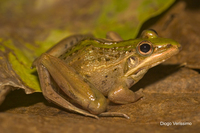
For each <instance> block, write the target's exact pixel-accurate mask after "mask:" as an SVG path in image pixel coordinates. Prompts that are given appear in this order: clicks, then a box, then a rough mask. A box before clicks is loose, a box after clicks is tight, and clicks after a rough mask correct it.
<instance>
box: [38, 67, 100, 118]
mask: <svg viewBox="0 0 200 133" xmlns="http://www.w3.org/2000/svg"><path fill="white" fill-rule="evenodd" d="M36 68H37V71H38V74H39V78H40V83H41V88H42V93H43V95H44V97H45V98H46V99H47V100H49V101H50V102H53V103H55V104H57V105H59V106H61V107H63V108H65V109H67V110H70V111H73V112H77V113H80V114H83V115H85V116H90V117H93V118H97V119H98V116H96V115H93V114H90V113H89V112H87V111H85V110H82V109H80V108H77V107H76V106H74V105H72V104H71V103H70V102H68V101H67V100H65V99H64V98H63V97H61V96H60V95H59V94H58V93H57V92H55V91H54V89H53V86H52V84H51V79H50V75H49V72H48V71H47V69H46V68H45V67H44V66H43V65H42V64H38V65H37V67H36Z"/></svg>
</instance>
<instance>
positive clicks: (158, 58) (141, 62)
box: [124, 30, 181, 80]
mask: <svg viewBox="0 0 200 133" xmlns="http://www.w3.org/2000/svg"><path fill="white" fill-rule="evenodd" d="M136 40H137V41H136V42H137V43H135V44H134V45H135V48H136V53H135V55H133V56H132V57H130V58H129V59H128V63H129V65H128V67H129V68H128V69H127V71H126V73H125V75H124V76H125V77H130V76H131V77H132V78H135V80H137V79H138V80H139V79H140V78H141V76H143V75H144V74H145V73H146V72H147V70H148V69H149V68H151V67H154V66H156V65H158V64H160V63H162V62H164V61H165V60H167V59H169V58H170V57H171V56H173V55H175V54H177V53H178V52H179V50H180V48H181V45H180V44H179V43H178V42H176V41H174V40H172V39H167V38H160V37H158V35H157V33H156V32H155V31H154V30H145V31H143V32H142V34H141V37H140V38H138V39H136ZM132 62H134V67H131V63H132ZM136 62H137V63H136ZM135 64H137V65H135Z"/></svg>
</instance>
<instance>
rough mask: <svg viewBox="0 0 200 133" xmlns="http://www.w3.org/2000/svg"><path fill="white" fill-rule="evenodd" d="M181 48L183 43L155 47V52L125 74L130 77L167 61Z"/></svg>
mask: <svg viewBox="0 0 200 133" xmlns="http://www.w3.org/2000/svg"><path fill="white" fill-rule="evenodd" d="M180 48H181V45H171V44H168V45H166V46H165V47H164V48H162V50H159V47H155V48H154V52H153V53H152V54H151V55H150V56H148V57H146V58H145V59H144V60H143V61H141V62H140V63H139V64H138V65H137V66H136V67H134V68H133V69H130V70H129V71H127V72H126V73H125V75H124V76H125V77H128V76H130V75H133V74H135V73H136V74H137V73H138V72H140V71H141V70H143V69H149V68H151V67H154V66H156V65H158V64H160V63H162V62H164V61H166V60H167V59H169V58H170V57H172V56H173V55H175V54H177V53H178V52H179V50H180Z"/></svg>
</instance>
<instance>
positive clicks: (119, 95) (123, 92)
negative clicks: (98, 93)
mask: <svg viewBox="0 0 200 133" xmlns="http://www.w3.org/2000/svg"><path fill="white" fill-rule="evenodd" d="M142 96H143V92H142V89H140V90H138V91H137V92H133V91H132V90H130V89H129V88H128V86H127V85H126V84H122V85H116V86H115V87H114V88H113V89H111V90H110V92H109V93H108V99H109V100H110V101H112V102H114V103H118V104H127V103H131V102H135V101H137V100H138V99H140V98H141V97H142Z"/></svg>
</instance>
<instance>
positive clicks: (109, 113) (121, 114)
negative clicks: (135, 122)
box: [98, 112, 130, 119]
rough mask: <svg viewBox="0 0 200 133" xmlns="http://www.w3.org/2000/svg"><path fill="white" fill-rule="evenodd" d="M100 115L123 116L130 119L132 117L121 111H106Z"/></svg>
mask: <svg viewBox="0 0 200 133" xmlns="http://www.w3.org/2000/svg"><path fill="white" fill-rule="evenodd" d="M98 116H100V117H123V118H126V119H130V117H129V116H128V115H127V114H124V113H120V112H104V113H101V114H99V115H98Z"/></svg>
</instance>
